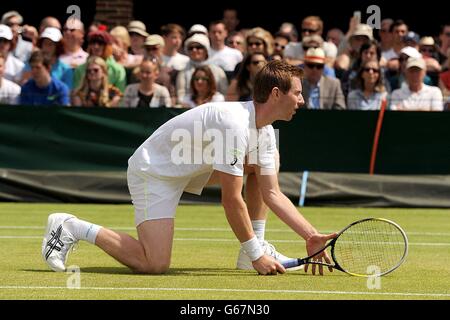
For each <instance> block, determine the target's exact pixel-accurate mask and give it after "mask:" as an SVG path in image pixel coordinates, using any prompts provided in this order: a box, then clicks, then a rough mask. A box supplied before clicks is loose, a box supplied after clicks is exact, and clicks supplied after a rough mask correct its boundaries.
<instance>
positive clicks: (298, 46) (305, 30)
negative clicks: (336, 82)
mask: <svg viewBox="0 0 450 320" xmlns="http://www.w3.org/2000/svg"><path fill="white" fill-rule="evenodd" d="M322 33H323V21H322V19H321V18H320V17H317V16H308V17H306V18H304V19H303V20H302V24H301V34H302V40H303V39H304V38H305V37H307V36H312V35H318V36H322ZM323 50H324V52H325V55H326V58H327V64H328V65H329V66H333V64H334V60H335V59H336V56H337V48H336V46H335V45H334V43H331V42H324V44H323ZM304 55H305V51H304V50H303V43H302V42H297V43H295V42H290V43H289V44H288V45H287V46H286V49H285V51H284V56H285V58H286V60H287V61H288V62H289V63H290V64H294V65H299V64H302V63H303V57H304Z"/></svg>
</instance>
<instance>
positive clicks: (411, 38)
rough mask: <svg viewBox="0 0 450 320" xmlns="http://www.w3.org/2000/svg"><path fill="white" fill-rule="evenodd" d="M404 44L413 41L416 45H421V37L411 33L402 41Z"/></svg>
mask: <svg viewBox="0 0 450 320" xmlns="http://www.w3.org/2000/svg"><path fill="white" fill-rule="evenodd" d="M402 40H403V41H404V42H406V41H412V42H414V43H419V41H420V37H419V35H418V34H417V33H415V32H414V31H409V32H408V33H407V34H406V35H405V36H404V37H403V39H402Z"/></svg>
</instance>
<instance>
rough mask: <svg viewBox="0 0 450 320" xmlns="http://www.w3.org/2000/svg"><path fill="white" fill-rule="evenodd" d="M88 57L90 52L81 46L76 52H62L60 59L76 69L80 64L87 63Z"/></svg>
mask: <svg viewBox="0 0 450 320" xmlns="http://www.w3.org/2000/svg"><path fill="white" fill-rule="evenodd" d="M88 57H89V53H87V52H86V51H84V50H83V49H82V48H80V49H79V50H78V51H76V52H74V53H70V52H69V53H64V54H62V55H61V56H60V57H59V59H60V60H61V61H62V62H64V63H65V64H67V65H68V66H70V67H71V68H73V69H75V68H77V67H79V66H80V65H82V64H85V63H86V60H87V58H88Z"/></svg>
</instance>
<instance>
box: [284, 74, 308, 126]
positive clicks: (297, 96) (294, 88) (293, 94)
mask: <svg viewBox="0 0 450 320" xmlns="http://www.w3.org/2000/svg"><path fill="white" fill-rule="evenodd" d="M302 90H303V88H302V82H301V81H300V79H299V78H297V77H293V78H292V85H291V90H289V91H288V92H287V93H286V94H284V93H282V92H281V93H280V101H279V102H280V110H281V112H282V114H281V116H280V118H281V119H280V120H285V121H290V120H291V119H292V117H293V116H294V114H295V113H296V112H297V109H298V108H300V107H301V106H302V105H304V104H305V100H303V96H302Z"/></svg>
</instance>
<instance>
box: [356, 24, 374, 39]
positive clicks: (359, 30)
mask: <svg viewBox="0 0 450 320" xmlns="http://www.w3.org/2000/svg"><path fill="white" fill-rule="evenodd" d="M353 36H366V37H368V38H369V39H370V40H373V30H372V28H371V27H370V26H369V25H368V24H365V23H360V24H358V25H357V26H356V29H355V31H354V32H353V34H352V37H353Z"/></svg>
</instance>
